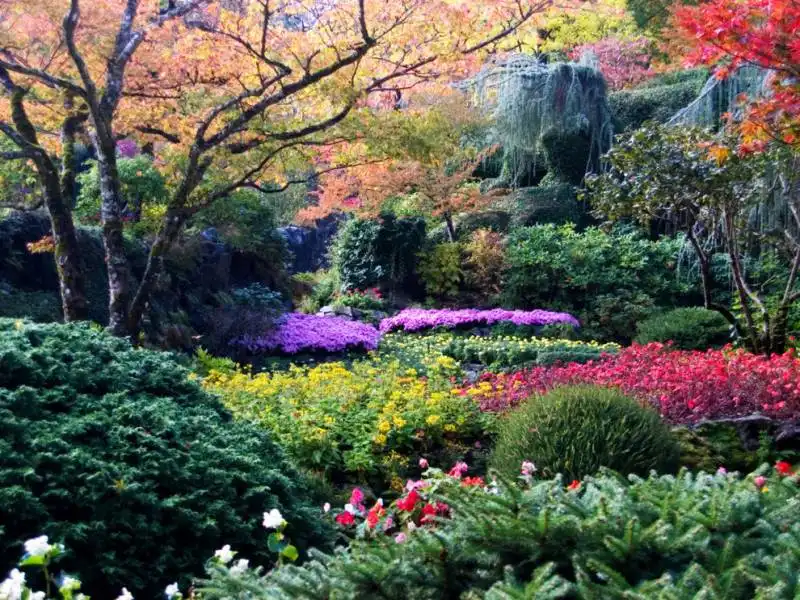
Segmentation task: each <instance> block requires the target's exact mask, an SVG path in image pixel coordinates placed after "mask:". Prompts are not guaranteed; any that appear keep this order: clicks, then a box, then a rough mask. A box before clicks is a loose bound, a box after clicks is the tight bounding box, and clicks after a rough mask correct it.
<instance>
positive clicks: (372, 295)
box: [334, 288, 386, 311]
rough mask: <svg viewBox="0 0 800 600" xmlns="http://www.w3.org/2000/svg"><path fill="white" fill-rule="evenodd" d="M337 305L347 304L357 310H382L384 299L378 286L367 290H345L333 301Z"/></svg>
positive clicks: (384, 306)
mask: <svg viewBox="0 0 800 600" xmlns="http://www.w3.org/2000/svg"><path fill="white" fill-rule="evenodd" d="M334 303H335V304H336V305H338V306H349V307H350V308H357V309H359V310H378V311H380V310H384V309H385V308H386V301H385V300H384V299H383V296H382V295H381V292H380V290H379V289H378V288H372V289H369V290H347V291H346V292H345V293H343V294H338V295H337V296H336V300H335V302H334Z"/></svg>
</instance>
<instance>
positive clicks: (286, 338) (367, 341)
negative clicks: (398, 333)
mask: <svg viewBox="0 0 800 600" xmlns="http://www.w3.org/2000/svg"><path fill="white" fill-rule="evenodd" d="M379 339H380V333H379V332H378V330H377V329H375V328H374V327H373V326H372V325H368V324H366V323H361V322H360V321H351V320H349V319H344V318H340V317H328V316H325V317H323V316H317V315H305V314H302V313H288V314H285V315H283V316H282V317H281V318H280V319H279V320H278V321H277V322H276V324H275V327H274V328H273V329H272V330H271V331H268V332H266V333H264V334H261V335H259V334H255V333H252V334H246V335H243V336H242V337H240V338H238V339H236V340H233V341H232V344H233V345H234V346H237V347H240V348H244V349H246V350H247V351H249V352H251V353H260V352H270V351H274V352H277V353H282V354H297V353H298V352H342V351H345V350H374V349H375V348H377V347H378V340H379Z"/></svg>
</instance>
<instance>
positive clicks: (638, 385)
mask: <svg viewBox="0 0 800 600" xmlns="http://www.w3.org/2000/svg"><path fill="white" fill-rule="evenodd" d="M576 383H587V384H593V385H602V386H608V387H614V388H619V389H621V390H622V391H624V392H625V393H626V394H629V395H631V396H633V397H635V398H636V399H637V400H640V401H641V402H644V403H647V404H649V405H651V406H653V407H654V408H656V409H657V410H658V412H659V413H660V414H661V416H662V417H663V418H664V419H665V420H666V421H668V422H669V423H674V424H687V423H696V422H698V421H703V420H706V419H725V418H736V417H744V416H750V415H753V414H763V415H766V416H769V417H771V418H777V419H797V418H799V417H800V360H798V359H797V358H796V357H795V356H794V354H793V353H792V352H791V351H790V352H787V353H786V354H773V355H771V356H769V357H767V356H764V355H757V354H750V353H749V352H745V351H743V350H737V351H730V350H708V351H706V352H696V351H695V352H689V351H683V350H672V349H670V348H669V347H666V346H664V345H663V344H648V345H647V346H631V347H629V348H624V349H622V350H621V351H620V352H619V353H618V354H616V355H614V356H609V357H606V358H604V359H603V360H600V361H597V362H595V363H587V364H585V365H578V364H570V365H559V366H554V367H549V368H544V367H536V368H532V369H528V370H525V371H520V372H518V373H514V374H509V375H494V376H487V377H486V378H484V380H483V381H481V382H480V384H478V385H477V386H475V388H473V389H472V390H470V394H471V395H473V396H474V397H476V398H477V399H478V400H480V402H481V406H482V408H484V410H505V409H507V408H509V407H511V406H515V405H516V404H517V403H519V402H521V401H524V400H525V399H526V398H527V397H528V396H530V395H531V394H535V393H544V392H546V391H547V390H550V389H552V388H554V387H556V386H559V385H572V384H576Z"/></svg>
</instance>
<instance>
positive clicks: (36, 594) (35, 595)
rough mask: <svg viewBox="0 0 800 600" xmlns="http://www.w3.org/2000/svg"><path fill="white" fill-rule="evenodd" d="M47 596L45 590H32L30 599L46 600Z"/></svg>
mask: <svg viewBox="0 0 800 600" xmlns="http://www.w3.org/2000/svg"><path fill="white" fill-rule="evenodd" d="M45 598H46V596H45V595H44V592H31V595H30V596H28V600H45Z"/></svg>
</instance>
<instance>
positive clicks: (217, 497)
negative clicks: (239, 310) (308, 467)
mask: <svg viewBox="0 0 800 600" xmlns="http://www.w3.org/2000/svg"><path fill="white" fill-rule="evenodd" d="M0 455H2V457H3V459H2V461H0V523H2V527H0V572H3V573H5V572H7V571H8V570H9V569H10V568H11V567H12V566H13V565H14V564H15V563H16V561H17V560H19V557H20V556H21V554H22V549H21V542H22V541H24V540H26V539H29V538H32V537H35V536H38V535H47V536H49V537H50V540H51V541H53V542H63V543H64V544H65V545H66V546H67V547H68V548H69V549H70V554H69V555H68V556H67V557H65V559H64V561H63V562H62V563H61V567H62V568H63V569H64V570H65V571H67V572H70V573H74V574H78V575H79V576H80V578H81V580H82V581H83V582H84V587H83V591H85V592H86V593H88V594H91V595H92V597H96V598H114V597H116V596H117V595H118V594H119V591H120V589H121V588H122V586H125V587H127V588H128V589H129V590H131V592H132V593H133V595H134V596H135V597H137V598H139V597H141V598H158V597H162V596H163V589H164V586H165V585H166V584H168V583H171V582H173V581H176V580H178V581H179V582H181V583H182V585H183V586H185V585H186V584H187V583H188V578H189V577H191V576H192V575H195V574H197V573H199V572H202V569H203V565H204V563H205V561H206V560H207V559H208V558H209V557H210V556H212V555H213V553H214V551H215V549H217V548H220V547H221V546H223V545H224V544H230V545H231V546H232V547H233V548H234V549H235V550H238V551H241V552H242V553H243V554H244V555H247V556H248V557H252V558H253V559H254V561H255V562H258V563H261V564H264V565H269V564H270V563H271V562H272V561H273V558H272V555H271V554H270V552H269V550H268V549H267V536H268V534H269V532H267V531H266V530H265V529H264V528H263V527H262V525H261V515H262V513H263V512H265V511H268V510H270V509H272V508H277V509H278V510H280V511H281V513H282V514H283V516H284V518H285V519H286V520H287V521H288V522H289V526H288V528H287V535H288V536H289V537H290V539H291V541H292V543H294V544H295V545H296V546H298V547H299V548H307V547H309V546H312V545H313V546H318V545H320V544H322V545H325V544H326V543H327V542H328V541H330V539H331V538H330V534H329V530H328V529H327V528H326V527H325V526H324V525H323V524H322V521H321V519H320V515H319V511H318V509H317V508H315V506H314V504H315V502H314V499H313V498H312V497H311V494H310V493H309V491H308V487H309V486H308V485H307V482H306V480H305V478H303V477H302V476H301V475H299V474H298V472H297V471H296V470H295V468H294V467H293V466H292V465H291V464H290V463H289V462H287V460H286V458H285V457H284V454H283V452H282V450H281V449H280V448H279V447H278V446H277V445H276V444H274V443H273V441H272V440H271V439H270V437H269V435H268V434H267V433H265V432H264V431H263V430H260V429H259V428H257V427H255V426H252V425H250V424H247V423H244V422H238V421H234V420H233V419H232V417H231V415H230V413H228V412H227V411H226V410H225V409H224V408H223V407H222V406H221V404H220V403H219V402H218V401H217V400H216V399H214V398H213V397H211V396H209V395H208V394H206V393H205V392H204V391H203V390H202V389H201V388H200V387H199V385H198V384H197V383H195V382H193V381H190V380H189V378H188V373H187V371H185V370H184V369H183V368H181V367H180V366H179V365H178V364H177V362H176V360H175V359H174V358H172V357H171V356H170V355H169V354H163V353H157V352H152V351H148V350H141V349H133V348H131V346H130V345H129V344H128V343H127V342H126V341H124V340H121V339H117V338H113V337H111V336H109V335H108V334H106V333H103V332H101V331H98V330H96V329H94V328H92V327H90V326H88V325H53V324H50V325H36V324H32V323H29V322H23V321H13V320H10V319H0Z"/></svg>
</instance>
